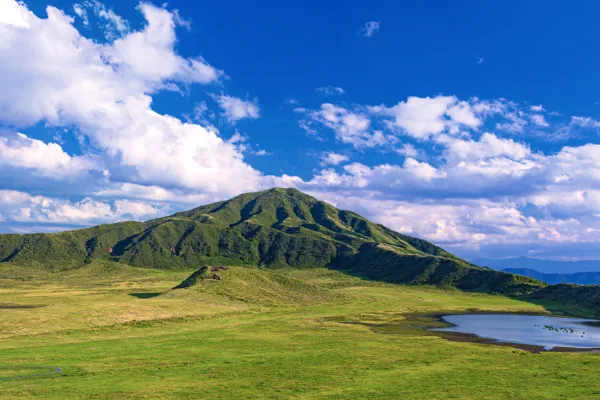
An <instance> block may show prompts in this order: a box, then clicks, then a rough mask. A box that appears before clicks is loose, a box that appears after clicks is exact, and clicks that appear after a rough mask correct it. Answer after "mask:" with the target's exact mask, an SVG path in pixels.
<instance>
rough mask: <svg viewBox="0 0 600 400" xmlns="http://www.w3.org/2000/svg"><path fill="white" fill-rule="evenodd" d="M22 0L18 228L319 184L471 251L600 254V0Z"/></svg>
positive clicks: (1, 203) (4, 94)
mask: <svg viewBox="0 0 600 400" xmlns="http://www.w3.org/2000/svg"><path fill="white" fill-rule="evenodd" d="M189 3H190V2H184V1H171V2H169V3H168V4H166V5H164V4H162V3H149V2H148V3H139V2H134V1H120V2H114V3H113V2H104V3H102V2H99V1H90V0H87V1H85V0H84V1H81V2H72V1H58V0H57V1H51V0H50V1H46V0H44V1H25V2H24V3H17V2H15V1H14V0H0V42H1V43H2V44H1V45H0V221H1V225H0V231H1V232H19V233H22V232H32V231H57V230H63V229H71V228H76V227H82V226H89V225H94V224H98V223H104V222H115V221H120V220H127V219H137V220H145V219H150V218H153V217H156V216H160V215H166V214H170V213H173V212H176V211H179V210H183V209H188V208H192V207H194V206H197V205H200V204H204V203H208V202H212V201H216V200H222V199H226V198H229V197H232V196H234V195H236V194H239V193H241V192H247V191H254V190H261V189H265V188H268V187H272V186H290V187H297V188H299V189H301V190H304V191H307V192H309V193H311V194H313V195H315V196H317V197H319V198H322V199H324V200H327V201H329V202H331V203H333V204H335V205H336V206H338V207H341V208H347V209H352V210H355V211H357V212H360V213H361V214H363V215H365V216H366V217H368V218H371V219H373V220H375V221H377V222H381V223H384V224H386V225H388V226H390V227H392V228H394V229H396V230H398V231H401V232H403V233H407V234H411V235H414V236H418V237H423V238H425V239H428V240H431V241H433V242H435V243H437V244H439V245H442V246H443V247H445V248H447V249H448V250H450V251H453V252H455V253H457V254H459V255H461V256H464V257H467V258H480V257H493V258H500V257H510V256H532V257H539V258H553V259H579V258H586V259H600V246H599V244H600V146H599V145H598V133H599V131H600V96H598V95H597V93H598V92H599V90H598V89H599V88H598V86H599V85H600V79H599V78H598V73H597V71H599V70H600V65H599V63H600V59H599V57H598V56H597V55H596V51H595V50H596V42H597V39H596V38H597V37H600V27H599V26H598V24H596V23H595V21H594V16H595V15H597V13H598V11H600V5H598V4H596V2H578V3H577V4H576V5H574V4H568V3H566V2H558V1H556V2H534V1H531V2H526V3H524V4H523V3H522V2H503V3H498V4H491V3H489V2H466V1H465V2H452V3H451V4H450V3H448V2H441V1H439V2H438V1H429V2H419V3H418V4H414V2H410V3H409V2H392V1H389V2H388V1H386V2H377V3H378V4H373V3H374V2H366V1H364V2H352V6H349V5H348V3H347V2H342V1H331V2H325V3H323V2H316V1H314V2H312V1H304V2H294V3H293V4H292V3H290V4H284V3H282V2H277V1H255V2H242V1H239V2H238V1H231V2H191V3H193V4H189Z"/></svg>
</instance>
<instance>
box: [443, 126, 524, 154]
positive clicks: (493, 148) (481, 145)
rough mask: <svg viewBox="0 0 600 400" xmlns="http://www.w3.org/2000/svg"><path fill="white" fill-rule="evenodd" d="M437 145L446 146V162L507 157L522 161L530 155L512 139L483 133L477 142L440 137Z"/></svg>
mask: <svg viewBox="0 0 600 400" xmlns="http://www.w3.org/2000/svg"><path fill="white" fill-rule="evenodd" d="M438 142H439V143H443V144H444V145H445V146H446V150H445V152H444V155H445V158H446V159H447V160H466V159H471V160H483V159H488V158H494V157H507V158H510V159H512V160H522V159H524V158H526V157H528V156H530V155H531V150H530V149H529V147H528V146H526V145H524V144H521V143H517V142H515V141H514V140H513V139H503V138H499V137H498V136H496V135H494V134H492V133H489V132H485V133H484V134H483V135H481V137H480V138H479V141H474V140H462V139H456V138H454V137H449V136H445V137H440V138H439V139H438Z"/></svg>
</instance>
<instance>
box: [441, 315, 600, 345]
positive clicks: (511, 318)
mask: <svg viewBox="0 0 600 400" xmlns="http://www.w3.org/2000/svg"><path fill="white" fill-rule="evenodd" d="M442 320H444V321H445V322H447V323H449V324H452V325H453V326H451V327H448V328H436V329H434V330H436V331H445V332H459V333H467V334H473V335H477V336H479V337H482V338H486V339H493V340H496V341H499V342H507V343H519V344H527V345H534V346H541V347H543V348H544V349H546V350H551V349H553V348H556V347H570V348H581V349H592V348H600V325H596V324H599V323H600V321H596V320H590V319H581V318H562V317H548V316H539V315H517V314H462V315H446V316H444V317H442Z"/></svg>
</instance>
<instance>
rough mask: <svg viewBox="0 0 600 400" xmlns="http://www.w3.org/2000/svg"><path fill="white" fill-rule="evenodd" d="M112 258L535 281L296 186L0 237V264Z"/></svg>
mask: <svg viewBox="0 0 600 400" xmlns="http://www.w3.org/2000/svg"><path fill="white" fill-rule="evenodd" d="M96 259H100V260H110V261H116V262H121V263H124V264H128V265H132V266H137V267H146V268H158V269H177V268H190V267H200V266H203V265H208V264H212V265H255V266H259V267H264V268H277V267H294V268H310V267H328V268H331V269H337V270H342V271H344V272H347V273H350V274H354V275H360V276H363V277H366V278H370V279H377V280H382V281H386V282H393V283H407V284H427V285H437V286H441V287H448V288H450V287H453V288H458V289H462V290H470V291H483V292H494V293H503V294H510V295H523V294H528V293H532V292H533V291H535V290H537V289H538V288H539V287H541V286H544V284H543V283H541V282H538V281H535V280H533V279H530V278H526V277H521V276H517V275H513V274H508V273H503V272H498V271H493V270H490V269H487V268H480V267H477V266H476V265H474V264H471V263H469V262H467V261H465V260H463V259H461V258H459V257H457V256H455V255H453V254H451V253H449V252H447V251H446V250H444V249H442V248H441V247H438V246H436V245H434V244H433V243H430V242H427V241H425V240H422V239H418V238H414V237H411V236H407V235H403V234H401V233H399V232H395V231H393V230H392V229H389V228H387V227H385V226H384V225H382V224H376V223H373V222H371V221H369V220H367V219H366V218H364V217H362V216H360V215H359V214H357V213H355V212H352V211H348V210H339V209H337V208H335V207H333V206H332V205H330V204H328V203H326V202H323V201H320V200H318V199H316V198H314V197H312V196H309V195H307V194H305V193H302V192H300V191H299V190H297V189H282V188H273V189H269V190H265V191H261V192H255V193H245V194H241V195H239V196H236V197H234V198H232V199H229V200H225V201H220V202H216V203H212V204H207V205H203V206H200V207H196V208H193V209H191V210H188V211H183V212H179V213H176V214H173V215H171V216H167V217H162V218H156V219H153V220H150V221H146V222H133V221H129V222H121V223H116V224H106V225H98V226H94V227H91V228H85V229H79V230H73V231H67V232H61V233H41V234H27V235H0V262H19V263H22V264H23V263H27V262H33V261H35V262H43V263H45V264H47V265H48V266H49V267H50V268H64V266H65V265H67V266H68V265H73V266H75V265H80V264H85V263H88V262H90V261H91V260H96Z"/></svg>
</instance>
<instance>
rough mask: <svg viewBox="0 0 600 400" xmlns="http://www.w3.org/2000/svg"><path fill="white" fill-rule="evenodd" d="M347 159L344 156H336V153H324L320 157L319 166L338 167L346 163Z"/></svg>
mask: <svg viewBox="0 0 600 400" xmlns="http://www.w3.org/2000/svg"><path fill="white" fill-rule="evenodd" d="M349 159H350V158H349V157H348V156H347V155H345V154H338V153H334V152H332V151H330V152H327V153H324V154H323V155H322V156H321V165H327V164H331V165H338V164H341V163H343V162H346V161H348V160H349Z"/></svg>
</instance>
